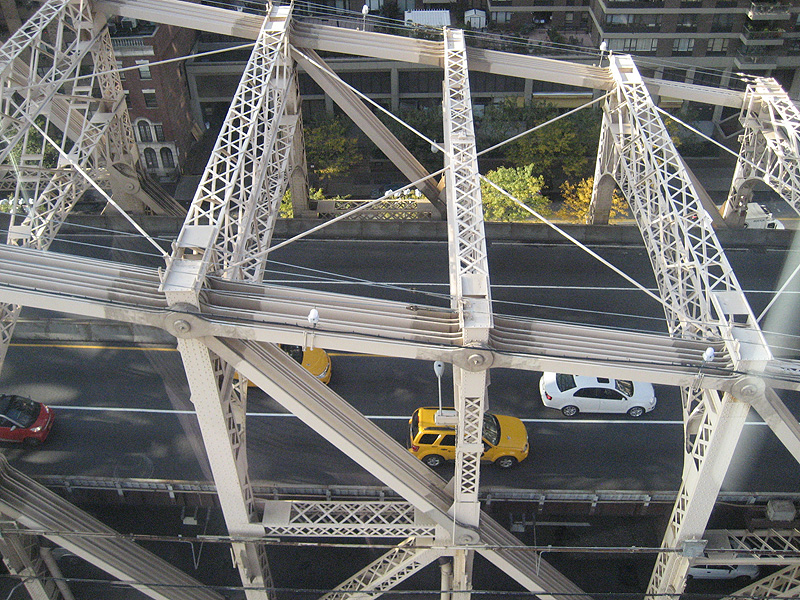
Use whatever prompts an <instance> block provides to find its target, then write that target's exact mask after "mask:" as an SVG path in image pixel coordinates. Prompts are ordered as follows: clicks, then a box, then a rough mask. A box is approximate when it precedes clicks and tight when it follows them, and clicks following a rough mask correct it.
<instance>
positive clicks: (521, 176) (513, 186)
mask: <svg viewBox="0 0 800 600" xmlns="http://www.w3.org/2000/svg"><path fill="white" fill-rule="evenodd" d="M533 171H534V165H525V166H524V167H499V168H497V169H495V170H494V171H490V172H489V173H488V174H487V175H486V179H488V180H489V181H491V182H492V183H494V184H495V185H497V186H498V187H500V188H502V189H503V190H505V191H506V192H508V193H509V194H510V195H511V196H513V197H514V198H516V199H517V200H519V201H520V202H522V203H523V204H525V205H526V206H529V207H530V208H532V209H533V210H535V211H536V212H538V213H540V214H542V215H548V214H550V200H548V199H547V198H546V197H544V196H543V195H542V193H541V190H542V187H543V186H544V182H543V180H542V177H541V176H539V177H537V176H535V175H534V174H533ZM481 196H482V198H483V218H484V219H486V220H487V221H523V220H529V219H532V218H533V215H531V213H530V212H528V211H527V210H525V209H524V208H523V207H521V206H520V205H519V204H517V203H516V202H515V201H514V200H512V199H511V198H509V197H508V196H506V195H505V194H503V193H502V192H500V191H498V190H497V189H496V188H494V187H493V186H491V185H490V184H488V183H487V182H486V181H481Z"/></svg>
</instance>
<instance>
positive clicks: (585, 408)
mask: <svg viewBox="0 0 800 600" xmlns="http://www.w3.org/2000/svg"><path fill="white" fill-rule="evenodd" d="M539 393H540V394H541V397H542V404H544V405H545V406H547V407H548V408H557V409H559V410H561V412H562V413H564V415H565V416H567V417H574V416H575V415H577V414H578V413H581V412H587V413H627V414H628V416H631V417H641V416H642V415H643V414H644V413H646V412H650V411H651V410H653V409H654V408H655V407H656V394H655V391H654V390H653V386H652V384H649V383H641V382H638V381H628V380H627V379H611V378H608V377H588V376H585V375H566V374H564V373H542V378H541V379H540V380H539Z"/></svg>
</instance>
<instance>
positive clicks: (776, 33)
mask: <svg viewBox="0 0 800 600" xmlns="http://www.w3.org/2000/svg"><path fill="white" fill-rule="evenodd" d="M783 34H784V29H782V28H779V27H771V28H769V29H767V28H764V27H753V26H745V28H744V29H743V30H742V32H741V33H740V34H739V39H740V40H741V41H742V44H744V45H746V46H782V45H783Z"/></svg>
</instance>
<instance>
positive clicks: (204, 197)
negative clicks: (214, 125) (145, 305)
mask: <svg viewBox="0 0 800 600" xmlns="http://www.w3.org/2000/svg"><path fill="white" fill-rule="evenodd" d="M290 16H291V6H280V7H270V8H269V10H268V17H267V18H266V19H265V20H264V25H263V27H262V29H261V32H260V33H259V37H258V39H257V40H256V44H255V47H254V48H253V51H252V53H251V55H250V60H249V61H248V63H247V66H246V67H245V70H244V73H243V75H242V79H241V81H240V83H239V87H238V88H237V90H236V94H235V95H234V98H233V101H232V103H231V106H230V109H229V110H228V115H227V116H226V118H225V121H224V123H223V125H222V128H221V131H220V134H219V137H218V138H217V143H216V145H215V147H214V149H213V151H212V153H211V157H210V159H209V162H208V165H207V167H206V170H205V172H204V174H203V178H202V179H201V182H200V185H199V186H198V189H197V192H196V193H195V197H194V200H193V201H192V205H191V207H190V209H189V212H188V214H187V216H186V220H185V222H184V229H183V231H182V235H183V234H184V233H185V234H186V235H187V236H189V237H191V232H192V230H199V228H204V227H207V228H209V231H210V233H211V235H210V237H209V238H208V239H207V240H206V241H204V243H203V245H202V246H199V247H198V246H195V247H193V248H192V249H191V250H190V251H191V252H192V253H195V252H200V253H201V254H202V255H203V262H202V265H200V266H199V269H196V270H195V272H194V273H193V274H192V275H191V276H189V277H188V279H189V281H190V284H191V285H188V286H187V285H186V283H185V279H184V278H183V277H182V276H181V273H180V271H181V264H180V263H181V261H182V259H183V257H184V253H185V252H187V251H189V250H188V249H187V248H186V247H176V250H175V252H174V254H173V257H172V259H171V260H170V264H169V265H168V267H167V271H166V274H165V278H164V281H165V285H166V287H167V288H170V287H174V288H176V289H179V288H184V289H187V288H193V289H194V293H196V292H197V290H198V287H197V286H199V284H200V281H201V280H202V279H203V277H204V276H205V274H206V270H207V269H209V268H211V269H212V270H213V271H216V272H219V273H221V274H222V275H223V276H224V277H226V278H229V279H242V278H252V277H255V276H256V275H257V274H258V273H259V271H258V269H257V268H254V267H253V265H252V264H250V263H248V262H247V261H248V257H249V255H251V254H252V253H253V249H254V248H263V243H264V241H265V240H267V239H268V235H269V234H268V232H266V231H263V230H260V225H261V224H263V223H264V222H265V219H266V222H268V223H271V221H270V220H269V218H268V217H265V216H264V215H269V214H270V213H272V212H274V210H275V209H276V208H277V202H276V201H275V196H277V195H278V193H279V192H282V190H283V189H285V186H286V181H287V174H286V168H287V164H288V161H287V156H288V154H289V150H290V143H291V137H292V134H293V132H294V126H295V125H296V121H293V120H292V119H289V120H288V121H284V120H283V119H284V109H285V106H286V103H285V99H286V92H287V89H289V87H290V85H292V84H293V73H292V69H291V62H290V61H289V59H288V35H287V23H288V20H289V18H290ZM287 124H288V127H287ZM287 136H288V139H287ZM270 169H273V170H274V175H273V176H272V177H270V176H269V173H270ZM257 215H258V217H257ZM254 221H255V223H254ZM262 258H263V257H262ZM233 265H235V266H236V267H237V268H229V267H231V266H233ZM243 267H244V268H243ZM191 279H194V282H191ZM176 282H177V283H176ZM191 295H192V294H190V296H191Z"/></svg>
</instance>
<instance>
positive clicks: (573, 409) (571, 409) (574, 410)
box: [561, 404, 580, 417]
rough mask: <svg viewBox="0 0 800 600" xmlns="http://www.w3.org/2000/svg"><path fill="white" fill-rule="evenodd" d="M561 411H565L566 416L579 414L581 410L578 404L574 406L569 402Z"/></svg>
mask: <svg viewBox="0 0 800 600" xmlns="http://www.w3.org/2000/svg"><path fill="white" fill-rule="evenodd" d="M561 412H562V413H564V416H565V417H574V416H575V415H577V414H578V413H579V412H580V410H578V407H577V406H573V405H572V404H568V405H567V406H565V407H564V408H562V409H561Z"/></svg>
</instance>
